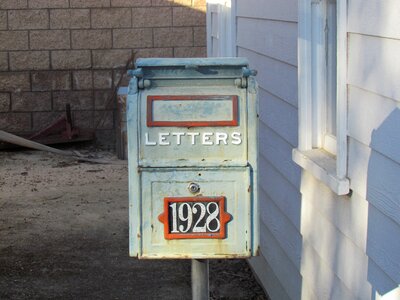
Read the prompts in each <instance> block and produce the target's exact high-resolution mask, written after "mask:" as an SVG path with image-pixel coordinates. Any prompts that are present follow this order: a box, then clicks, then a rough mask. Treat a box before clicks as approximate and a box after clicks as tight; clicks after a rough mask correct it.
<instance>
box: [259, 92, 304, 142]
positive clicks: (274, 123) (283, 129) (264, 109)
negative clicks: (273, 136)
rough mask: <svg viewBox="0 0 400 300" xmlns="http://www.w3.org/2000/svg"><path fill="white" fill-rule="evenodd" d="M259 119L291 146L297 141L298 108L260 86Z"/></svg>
mask: <svg viewBox="0 0 400 300" xmlns="http://www.w3.org/2000/svg"><path fill="white" fill-rule="evenodd" d="M259 95H260V104H259V113H260V120H261V122H263V123H264V124H266V125H267V126H268V127H270V128H272V129H273V130H274V131H275V132H276V133H278V134H279V135H280V136H281V137H282V138H283V139H285V140H286V141H287V142H288V143H289V144H290V145H292V146H293V147H296V146H297V141H298V130H297V122H298V110H297V108H296V107H293V106H292V105H290V104H288V103H287V102H285V101H283V100H282V99H280V98H278V97H276V96H274V95H272V94H270V93H268V92H267V91H265V90H263V89H262V88H260V90H259Z"/></svg>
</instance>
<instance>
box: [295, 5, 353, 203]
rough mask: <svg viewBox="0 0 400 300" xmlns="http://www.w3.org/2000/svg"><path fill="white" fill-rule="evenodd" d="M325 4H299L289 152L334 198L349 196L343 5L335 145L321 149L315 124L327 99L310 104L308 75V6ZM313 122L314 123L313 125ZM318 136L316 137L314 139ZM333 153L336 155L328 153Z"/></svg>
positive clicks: (338, 14) (339, 19) (338, 35)
mask: <svg viewBox="0 0 400 300" xmlns="http://www.w3.org/2000/svg"><path fill="white" fill-rule="evenodd" d="M321 1H329V0H299V21H298V28H299V29H298V85H299V145H298V148H296V149H293V155H292V157H293V160H294V161H295V162H296V163H297V164H298V165H300V166H301V167H302V168H303V169H305V170H306V171H309V172H311V173H312V174H313V175H314V176H315V177H316V178H317V179H319V180H321V181H322V182H324V183H325V184H326V185H327V186H329V187H330V188H331V190H333V191H334V192H335V193H336V194H338V195H345V194H348V193H349V190H350V184H349V180H348V178H347V177H346V175H347V26H346V25H347V3H346V2H347V1H346V0H337V1H336V47H337V48H336V53H337V56H336V57H337V60H336V141H335V140H334V139H332V138H331V139H329V140H328V141H329V144H330V145H327V146H326V149H324V148H323V147H322V146H321V145H320V146H319V147H315V143H314V142H313V141H315V140H319V141H321V139H322V138H323V136H321V132H323V133H325V128H322V127H325V126H326V122H325V123H324V124H322V125H321V122H315V117H316V116H318V117H319V118H321V111H322V112H326V105H327V99H326V98H325V97H322V98H318V100H317V101H313V97H312V93H313V88H314V87H313V84H314V85H315V84H316V83H315V82H313V79H312V75H313V73H312V72H313V70H312V68H313V67H312V61H313V57H312V45H311V41H312V29H313V27H312V26H313V24H312V20H311V13H312V11H311V10H312V3H321ZM313 119H314V121H313ZM316 134H317V135H319V136H316ZM326 150H329V151H330V152H334V151H335V150H336V155H335V154H332V153H329V152H328V151H326Z"/></svg>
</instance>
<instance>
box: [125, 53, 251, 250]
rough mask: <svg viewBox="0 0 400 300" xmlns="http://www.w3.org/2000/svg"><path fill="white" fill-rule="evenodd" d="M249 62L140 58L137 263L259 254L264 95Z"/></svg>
mask: <svg viewBox="0 0 400 300" xmlns="http://www.w3.org/2000/svg"><path fill="white" fill-rule="evenodd" d="M253 73H254V72H253V71H251V70H250V69H248V63H247V61H246V60H245V59H243V58H212V59H211V58H209V59H139V60H138V61H137V62H136V69H135V70H133V71H131V72H130V74H131V75H132V76H133V78H132V79H131V81H130V85H129V92H128V109H127V127H128V154H129V155H128V159H129V225H130V232H129V237H130V238H129V239H130V255H131V256H135V257H139V258H233V257H249V256H252V255H256V253H257V249H258V207H257V118H258V116H257V86H256V82H255V80H254V78H253V77H252V75H254V74H253Z"/></svg>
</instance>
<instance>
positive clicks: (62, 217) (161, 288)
mask: <svg viewBox="0 0 400 300" xmlns="http://www.w3.org/2000/svg"><path fill="white" fill-rule="evenodd" d="M95 154H96V156H97V157H99V158H108V159H112V160H115V161H116V158H115V157H114V155H113V154H112V153H109V152H96V153H95ZM127 175H128V170H127V166H126V165H121V164H119V165H98V164H97V165H95V164H88V163H77V162H76V161H74V160H73V159H71V158H66V157H62V156H58V155H53V154H48V153H44V152H36V151H19V152H0V299H190V298H191V279H190V260H137V259H133V258H130V257H129V256H128V179H127V177H128V176H127ZM210 290H211V299H260V300H261V299H267V298H266V296H265V295H264V292H263V290H262V289H261V287H260V286H259V285H258V284H257V282H256V280H255V278H254V276H253V275H252V273H251V270H250V268H249V266H248V264H247V262H246V261H245V260H211V261H210Z"/></svg>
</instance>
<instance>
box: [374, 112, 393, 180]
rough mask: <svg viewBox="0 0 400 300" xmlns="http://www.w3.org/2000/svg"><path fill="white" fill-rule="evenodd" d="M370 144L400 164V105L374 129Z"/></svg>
mask: <svg viewBox="0 0 400 300" xmlns="http://www.w3.org/2000/svg"><path fill="white" fill-rule="evenodd" d="M370 146H371V148H372V149H374V150H375V151H377V152H379V153H381V154H383V155H385V156H386V157H389V158H390V159H392V160H393V161H394V162H395V163H397V164H400V105H399V107H398V108H396V109H394V110H393V111H392V112H391V113H390V115H389V116H388V117H387V118H386V119H385V120H384V121H383V123H382V124H381V125H380V126H379V128H377V129H376V130H374V132H373V133H372V140H371V145H370ZM397 175H400V174H397Z"/></svg>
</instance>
